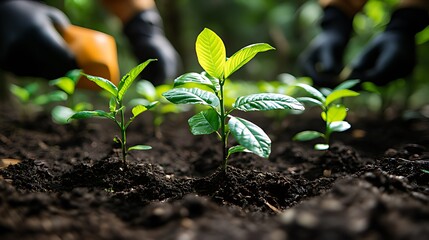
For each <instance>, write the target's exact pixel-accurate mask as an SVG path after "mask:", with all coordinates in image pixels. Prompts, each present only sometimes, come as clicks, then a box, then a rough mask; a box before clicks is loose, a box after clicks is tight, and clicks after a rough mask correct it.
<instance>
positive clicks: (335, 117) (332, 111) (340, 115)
mask: <svg viewBox="0 0 429 240" xmlns="http://www.w3.org/2000/svg"><path fill="white" fill-rule="evenodd" d="M321 115H322V119H323V120H325V121H326V122H328V123H331V122H335V121H342V120H344V119H345V118H346V116H347V108H346V107H345V106H344V105H341V104H336V105H333V106H330V107H329V108H328V111H327V116H326V113H325V112H322V114H321Z"/></svg>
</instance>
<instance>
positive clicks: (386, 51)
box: [349, 8, 429, 85]
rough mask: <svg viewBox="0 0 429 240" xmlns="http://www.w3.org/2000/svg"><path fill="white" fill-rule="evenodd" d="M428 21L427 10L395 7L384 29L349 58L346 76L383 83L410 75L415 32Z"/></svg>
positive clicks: (414, 59) (412, 63)
mask: <svg viewBox="0 0 429 240" xmlns="http://www.w3.org/2000/svg"><path fill="white" fill-rule="evenodd" d="M428 24H429V15H428V12H427V10H424V9H418V8H402V9H398V10H396V11H395V12H394V13H393V14H392V17H391V20H390V22H389V24H388V25H387V27H386V30H385V31H384V32H383V33H381V34H380V35H378V36H377V37H376V38H374V39H373V40H372V41H371V42H370V43H369V44H368V46H367V47H366V48H365V49H364V50H363V52H362V53H361V55H359V56H358V57H357V58H356V59H355V60H354V61H353V62H352V64H351V68H352V73H351V75H350V77H349V78H353V79H360V80H361V81H362V82H365V81H370V82H373V83H375V84H377V85H385V84H387V83H389V82H390V81H393V80H395V79H398V78H402V77H406V76H407V75H409V74H410V73H411V72H412V70H413V68H414V66H415V64H416V46H415V35H416V34H417V33H418V32H420V31H422V30H423V29H424V28H425V27H426V26H427V25H428Z"/></svg>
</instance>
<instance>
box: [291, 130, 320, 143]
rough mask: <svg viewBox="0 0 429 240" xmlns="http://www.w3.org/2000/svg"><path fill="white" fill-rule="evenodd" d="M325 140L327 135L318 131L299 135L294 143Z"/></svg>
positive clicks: (294, 138)
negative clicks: (318, 139)
mask: <svg viewBox="0 0 429 240" xmlns="http://www.w3.org/2000/svg"><path fill="white" fill-rule="evenodd" d="M320 137H321V138H325V134H323V133H321V132H317V131H303V132H299V133H297V134H296V135H295V136H294V137H293V140H294V141H301V142H302V141H310V140H313V139H316V138H320Z"/></svg>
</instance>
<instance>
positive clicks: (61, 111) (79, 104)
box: [49, 69, 92, 124]
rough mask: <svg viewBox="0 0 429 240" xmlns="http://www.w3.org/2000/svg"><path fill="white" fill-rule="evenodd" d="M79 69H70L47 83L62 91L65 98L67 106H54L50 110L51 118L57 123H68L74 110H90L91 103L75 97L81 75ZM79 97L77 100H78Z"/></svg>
mask: <svg viewBox="0 0 429 240" xmlns="http://www.w3.org/2000/svg"><path fill="white" fill-rule="evenodd" d="M81 72H82V71H81V70H80V69H75V70H71V71H69V72H68V73H66V75H65V76H64V77H61V78H57V79H54V80H51V81H50V82H49V85H51V86H56V87H58V88H59V89H60V90H62V91H64V92H65V93H66V94H67V96H68V98H67V103H66V105H67V106H61V105H58V106H55V107H54V108H53V109H52V111H51V116H52V120H53V121H54V122H56V123H58V124H68V123H69V121H68V120H69V119H70V117H71V116H72V115H73V114H75V113H76V112H80V111H84V110H92V104H91V103H89V102H86V101H83V100H82V99H83V98H82V97H79V98H78V97H76V93H75V90H76V85H77V83H78V82H79V79H80V77H81ZM78 99H79V100H78Z"/></svg>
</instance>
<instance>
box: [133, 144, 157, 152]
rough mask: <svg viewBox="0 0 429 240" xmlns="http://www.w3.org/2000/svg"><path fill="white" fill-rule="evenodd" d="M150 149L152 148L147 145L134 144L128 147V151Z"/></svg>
mask: <svg viewBox="0 0 429 240" xmlns="http://www.w3.org/2000/svg"><path fill="white" fill-rule="evenodd" d="M150 149H152V147H151V146H147V145H135V146H132V147H129V148H128V151H132V150H139V151H142V150H150Z"/></svg>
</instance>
